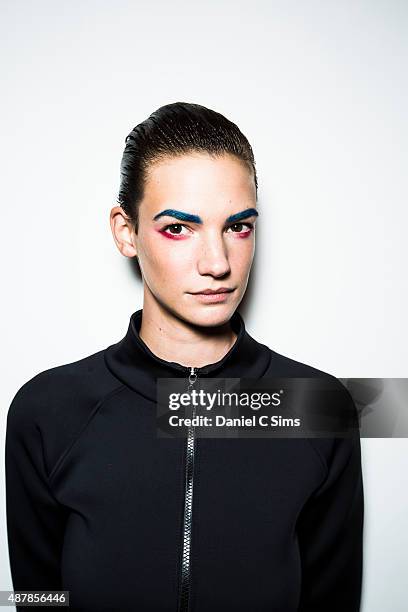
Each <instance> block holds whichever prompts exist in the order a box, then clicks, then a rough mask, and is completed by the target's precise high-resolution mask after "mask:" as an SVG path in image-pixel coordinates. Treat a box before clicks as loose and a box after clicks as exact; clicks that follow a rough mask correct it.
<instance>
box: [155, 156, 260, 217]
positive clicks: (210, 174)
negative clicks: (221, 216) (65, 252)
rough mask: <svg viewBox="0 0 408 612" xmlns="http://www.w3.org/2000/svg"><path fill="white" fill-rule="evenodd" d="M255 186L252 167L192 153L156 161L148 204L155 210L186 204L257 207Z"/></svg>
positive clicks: (228, 157)
mask: <svg viewBox="0 0 408 612" xmlns="http://www.w3.org/2000/svg"><path fill="white" fill-rule="evenodd" d="M255 200H256V190H255V183H254V178H253V174H252V171H251V169H250V168H249V167H248V165H247V164H246V163H245V162H244V161H242V160H240V159H238V158H236V157H234V156H232V155H227V154H224V155H222V156H217V157H214V156H210V155H209V154H207V153H195V152H194V153H191V154H188V155H182V156H179V157H169V158H165V159H163V160H160V161H157V162H154V163H153V164H152V165H151V166H150V167H149V169H148V171H147V175H146V182H145V191H144V202H145V203H146V204H147V205H148V206H149V208H151V207H153V208H154V207H155V206H163V205H165V206H167V207H173V208H174V206H175V204H176V203H177V204H179V203H180V202H184V203H185V204H186V205H187V204H189V205H190V206H193V207H194V208H195V209H196V210H197V209H198V207H199V206H204V207H205V206H206V205H207V206H208V205H210V203H211V206H223V205H229V206H231V205H234V204H237V205H242V204H244V205H245V204H248V205H249V204H251V205H252V206H253V205H254V202H255Z"/></svg>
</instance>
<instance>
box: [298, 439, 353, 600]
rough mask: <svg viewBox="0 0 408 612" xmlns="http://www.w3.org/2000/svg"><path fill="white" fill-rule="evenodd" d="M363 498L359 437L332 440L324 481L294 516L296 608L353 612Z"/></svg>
mask: <svg viewBox="0 0 408 612" xmlns="http://www.w3.org/2000/svg"><path fill="white" fill-rule="evenodd" d="M363 522H364V496H363V479H362V471H361V448H360V435H359V433H357V434H354V435H353V436H352V437H351V438H346V437H345V438H336V439H334V440H333V450H332V453H331V456H330V460H329V461H328V465H327V474H326V478H325V479H324V482H323V483H322V484H321V485H320V487H319V488H318V489H317V490H316V491H315V492H314V493H313V494H312V496H311V497H310V498H309V500H308V501H307V502H306V504H305V506H304V507H303V509H302V511H301V513H300V516H299V518H298V542H299V549H300V556H301V565H302V587H301V598H300V606H299V612H320V611H321V612H323V611H324V612H327V611H328V610H330V612H345V611H346V610H347V612H358V611H359V610H360V600H361V586H362V574H363V571H362V566H363Z"/></svg>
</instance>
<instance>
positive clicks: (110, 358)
mask: <svg viewBox="0 0 408 612" xmlns="http://www.w3.org/2000/svg"><path fill="white" fill-rule="evenodd" d="M142 314H143V309H140V310H137V311H136V312H134V313H133V314H132V315H131V317H130V322H129V326H128V330H127V332H126V335H125V337H124V338H123V339H122V340H120V342H118V343H117V344H112V345H111V346H109V347H108V348H107V349H106V350H105V361H106V364H107V366H108V368H109V370H110V371H111V372H112V373H113V374H114V375H115V376H116V377H117V378H118V379H119V380H121V381H122V382H123V383H124V384H125V385H127V386H129V387H131V388H132V389H133V390H134V391H137V392H139V393H141V394H142V395H144V396H146V397H148V398H150V399H153V400H155V399H156V384H157V378H178V377H186V378H187V377H188V375H189V373H190V371H191V368H190V367H187V366H184V365H182V364H180V363H177V362H175V361H165V360H164V359H161V358H160V357H158V356H157V355H155V354H154V353H153V352H152V351H151V350H150V349H149V347H148V346H147V344H145V343H144V342H143V340H142V339H141V337H140V335H139V331H140V327H141V323H142ZM230 324H231V327H232V329H233V330H234V331H235V333H236V334H237V339H236V341H235V343H234V344H233V346H232V347H231V348H230V350H229V351H228V352H227V353H226V354H225V355H224V357H223V358H222V359H220V360H219V361H216V362H214V363H210V364H207V365H205V366H202V367H195V368H194V371H195V373H196V374H198V376H209V377H223V378H240V377H245V378H260V377H261V376H263V375H264V374H265V372H266V370H267V369H268V366H269V363H270V360H271V351H270V349H269V348H268V347H267V346H265V345H264V344H260V343H259V342H257V341H256V340H255V339H254V338H252V337H251V336H250V335H249V334H248V332H247V331H246V329H245V324H244V321H243V319H242V317H241V315H240V314H239V312H238V311H237V310H236V311H235V312H234V314H233V315H232V317H231V319H230Z"/></svg>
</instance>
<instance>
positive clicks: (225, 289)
mask: <svg viewBox="0 0 408 612" xmlns="http://www.w3.org/2000/svg"><path fill="white" fill-rule="evenodd" d="M233 291H234V289H231V288H230V287H218V289H203V291H196V292H195V293H194V294H193V295H213V294H218V293H232V292H233Z"/></svg>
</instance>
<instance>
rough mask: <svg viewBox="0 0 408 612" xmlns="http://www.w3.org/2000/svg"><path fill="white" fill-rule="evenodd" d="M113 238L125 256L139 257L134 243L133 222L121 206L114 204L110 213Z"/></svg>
mask: <svg viewBox="0 0 408 612" xmlns="http://www.w3.org/2000/svg"><path fill="white" fill-rule="evenodd" d="M109 220H110V226H111V230H112V235H113V239H114V241H115V244H116V246H117V247H118V249H119V251H120V252H121V253H122V255H124V256H125V257H137V252H136V248H135V245H134V243H133V239H132V238H133V223H132V221H131V219H130V218H129V217H128V216H127V215H126V213H125V211H124V210H123V208H122V207H121V206H114V207H113V208H112V210H111V211H110V215H109Z"/></svg>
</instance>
